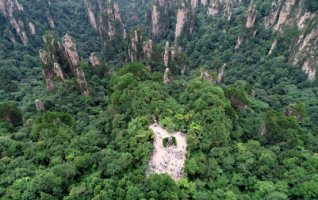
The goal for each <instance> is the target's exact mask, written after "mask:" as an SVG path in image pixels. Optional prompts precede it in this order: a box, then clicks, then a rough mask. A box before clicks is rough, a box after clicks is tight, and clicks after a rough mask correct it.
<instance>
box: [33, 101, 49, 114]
mask: <svg viewBox="0 0 318 200" xmlns="http://www.w3.org/2000/svg"><path fill="white" fill-rule="evenodd" d="M35 106H36V109H37V110H38V111H47V109H46V108H45V107H44V104H43V103H42V101H40V100H38V99H37V100H35Z"/></svg>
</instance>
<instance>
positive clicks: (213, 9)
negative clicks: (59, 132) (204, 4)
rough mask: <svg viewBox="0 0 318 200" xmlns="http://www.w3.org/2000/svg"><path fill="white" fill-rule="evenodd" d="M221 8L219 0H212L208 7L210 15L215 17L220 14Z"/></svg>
mask: <svg viewBox="0 0 318 200" xmlns="http://www.w3.org/2000/svg"><path fill="white" fill-rule="evenodd" d="M220 7H221V4H220V2H219V0H211V1H210V6H209V7H208V15H212V16H214V15H216V14H219V12H220Z"/></svg>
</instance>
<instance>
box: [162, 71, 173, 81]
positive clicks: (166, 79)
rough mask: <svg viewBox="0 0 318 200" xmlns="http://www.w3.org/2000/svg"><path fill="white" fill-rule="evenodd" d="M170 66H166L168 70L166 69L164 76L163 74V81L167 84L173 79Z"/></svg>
mask: <svg viewBox="0 0 318 200" xmlns="http://www.w3.org/2000/svg"><path fill="white" fill-rule="evenodd" d="M169 71H170V70H169V68H166V71H165V74H164V76H163V82H164V83H165V84H169V83H171V81H172V78H171V77H169Z"/></svg>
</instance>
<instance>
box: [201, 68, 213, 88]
mask: <svg viewBox="0 0 318 200" xmlns="http://www.w3.org/2000/svg"><path fill="white" fill-rule="evenodd" d="M200 73H201V74H200V78H202V79H205V80H207V81H209V83H212V84H215V83H216V78H214V77H213V76H212V74H210V73H209V72H208V71H206V70H204V69H200Z"/></svg>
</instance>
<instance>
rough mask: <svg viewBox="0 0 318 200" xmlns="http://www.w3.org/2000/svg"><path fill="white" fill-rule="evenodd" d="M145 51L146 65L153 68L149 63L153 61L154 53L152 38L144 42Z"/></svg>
mask: <svg viewBox="0 0 318 200" xmlns="http://www.w3.org/2000/svg"><path fill="white" fill-rule="evenodd" d="M142 50H143V53H144V58H145V60H146V66H147V67H148V69H150V70H151V66H150V65H149V61H151V55H152V40H148V41H145V42H144V43H143V48H142Z"/></svg>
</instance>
